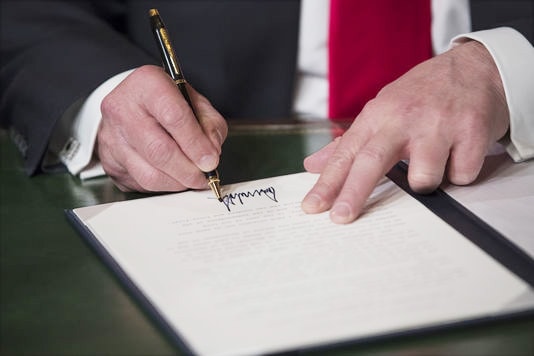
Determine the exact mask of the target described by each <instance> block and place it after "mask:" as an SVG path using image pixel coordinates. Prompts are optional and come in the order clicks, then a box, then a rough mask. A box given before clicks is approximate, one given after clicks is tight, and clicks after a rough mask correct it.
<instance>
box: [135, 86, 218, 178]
mask: <svg viewBox="0 0 534 356" xmlns="http://www.w3.org/2000/svg"><path fill="white" fill-rule="evenodd" d="M152 84H154V85H156V87H154V88H151V84H150V83H149V84H148V85H147V87H146V90H144V91H142V92H141V95H142V96H144V97H142V98H141V100H140V102H141V103H143V105H144V106H145V109H146V111H147V112H148V113H149V114H150V115H151V116H152V117H154V118H155V119H156V120H157V121H158V122H159V124H160V125H161V126H162V127H163V128H164V129H165V131H167V132H168V133H169V135H170V136H171V137H172V138H173V139H174V141H175V142H176V143H177V144H178V146H179V147H180V149H181V151H182V152H183V153H184V155H185V156H186V157H187V158H188V159H189V160H191V162H193V163H194V164H195V165H196V166H197V167H198V168H199V169H201V170H202V171H205V172H207V171H211V170H213V169H215V168H216V167H217V165H218V163H219V154H220V151H219V150H218V149H217V148H216V146H214V145H213V144H212V141H211V140H210V139H209V138H208V136H207V135H206V134H205V133H204V131H203V130H202V127H201V125H200V123H199V122H198V120H197V118H196V117H195V116H194V114H193V111H192V110H191V108H190V107H189V104H188V103H187V102H186V100H185V98H184V97H183V96H182V95H181V93H180V92H179V90H178V89H177V88H176V85H175V84H174V83H173V82H172V80H170V78H168V79H167V80H164V81H157V82H155V83H152ZM153 93H158V95H156V96H155V95H153Z"/></svg>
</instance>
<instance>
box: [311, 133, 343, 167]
mask: <svg viewBox="0 0 534 356" xmlns="http://www.w3.org/2000/svg"><path fill="white" fill-rule="evenodd" d="M340 139H341V137H336V138H335V139H334V141H332V142H330V143H329V144H327V145H326V146H324V147H323V148H321V149H320V150H319V151H317V152H315V153H313V154H311V155H309V156H308V157H306V158H305V159H304V168H305V169H306V170H307V171H308V172H311V173H320V172H322V171H323V169H324V167H326V164H327V163H328V160H329V159H330V157H331V156H332V154H333V153H334V152H335V150H336V147H337V145H338V143H339V140H340Z"/></svg>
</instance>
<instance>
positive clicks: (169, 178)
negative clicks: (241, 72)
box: [97, 65, 228, 192]
mask: <svg viewBox="0 0 534 356" xmlns="http://www.w3.org/2000/svg"><path fill="white" fill-rule="evenodd" d="M188 89H189V95H190V97H191V101H192V103H193V105H194V107H195V111H196V113H197V116H198V120H197V118H195V116H194V115H193V112H192V111H191V109H190V108H189V106H188V104H187V102H186V101H185V99H184V97H183V96H182V95H181V93H180V91H179V90H178V89H177V88H176V85H175V84H174V83H173V81H172V80H171V78H170V77H169V76H168V75H167V74H166V73H165V72H164V71H163V69H162V68H160V67H157V66H152V65H147V66H143V67H140V68H138V69H136V70H135V71H134V72H133V73H132V74H130V75H129V76H128V77H127V78H126V79H125V80H124V81H123V82H122V83H121V84H119V85H118V86H117V87H116V88H115V89H114V90H113V91H112V92H111V93H110V94H108V96H106V97H105V98H104V100H103V101H102V105H101V112H102V122H101V124H100V128H99V132H98V136H97V151H98V156H99V159H100V161H101V163H102V166H103V168H104V170H105V172H106V173H107V174H108V175H109V176H110V177H111V178H112V179H113V181H114V182H115V184H116V185H117V186H118V187H119V189H121V190H123V191H129V190H136V191H142V192H143V191H144V192H147V191H181V190H185V189H187V188H193V189H202V188H207V184H206V178H205V177H204V174H203V173H202V171H204V172H207V171H211V170H213V169H215V168H216V167H217V165H218V163H219V155H220V153H221V146H222V143H223V142H224V140H225V138H226V135H227V133H228V127H227V124H226V122H225V120H224V119H223V117H222V116H221V115H220V114H219V113H218V112H217V110H215V108H213V106H211V104H210V103H209V101H208V100H207V99H206V98H205V97H203V96H202V95H200V94H199V93H198V92H196V91H195V90H194V89H192V88H191V86H189V87H188Z"/></svg>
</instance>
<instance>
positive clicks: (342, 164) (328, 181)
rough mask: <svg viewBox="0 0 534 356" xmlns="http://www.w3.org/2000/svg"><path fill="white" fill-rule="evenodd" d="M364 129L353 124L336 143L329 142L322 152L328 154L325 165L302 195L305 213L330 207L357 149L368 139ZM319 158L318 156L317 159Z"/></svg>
mask: <svg viewBox="0 0 534 356" xmlns="http://www.w3.org/2000/svg"><path fill="white" fill-rule="evenodd" d="M353 128H354V129H353ZM366 131H367V130H364V129H363V128H362V129H359V128H358V127H357V126H356V125H355V124H353V126H352V127H351V129H350V130H349V131H347V132H346V133H345V135H344V136H343V137H341V138H340V139H339V140H338V141H337V143H333V144H331V146H330V147H329V148H328V149H327V150H326V151H325V153H324V154H325V155H328V156H329V158H328V160H327V162H326V165H324V169H322V172H321V175H320V176H319V179H318V180H317V182H316V183H315V185H314V186H313V188H312V189H311V190H310V191H309V192H308V194H307V195H306V196H305V197H304V199H303V201H302V204H301V205H302V209H303V210H304V211H305V212H306V213H309V214H314V213H320V212H323V211H325V210H328V209H329V208H330V207H331V205H332V202H333V201H334V200H335V198H336V196H337V194H338V193H339V191H340V190H341V188H342V186H343V183H344V181H345V178H346V177H347V175H348V172H349V170H350V167H351V166H352V163H353V162H354V159H355V157H356V154H357V152H358V150H359V149H360V147H361V146H362V145H363V144H364V143H365V142H366V140H368V137H367V135H366ZM334 145H335V148H334ZM332 148H333V152H332V153H331V154H330V152H329V151H330V150H331V149H332ZM321 154H323V153H320V155H321ZM319 157H320V156H319ZM321 159H322V158H318V160H319V161H321ZM322 164H324V163H322V162H321V163H319V164H318V166H320V165H322ZM315 168H320V167H315Z"/></svg>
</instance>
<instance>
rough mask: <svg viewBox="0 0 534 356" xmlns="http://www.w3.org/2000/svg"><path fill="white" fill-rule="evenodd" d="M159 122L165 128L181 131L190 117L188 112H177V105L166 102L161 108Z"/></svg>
mask: <svg viewBox="0 0 534 356" xmlns="http://www.w3.org/2000/svg"><path fill="white" fill-rule="evenodd" d="M160 110H161V111H160V112H159V121H160V123H161V124H162V125H163V127H165V128H167V129H170V130H180V129H182V128H183V127H184V126H185V125H186V124H187V120H188V119H189V116H188V115H187V111H186V110H179V109H178V110H177V106H176V103H174V102H168V101H164V102H162V105H161V106H160Z"/></svg>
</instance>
